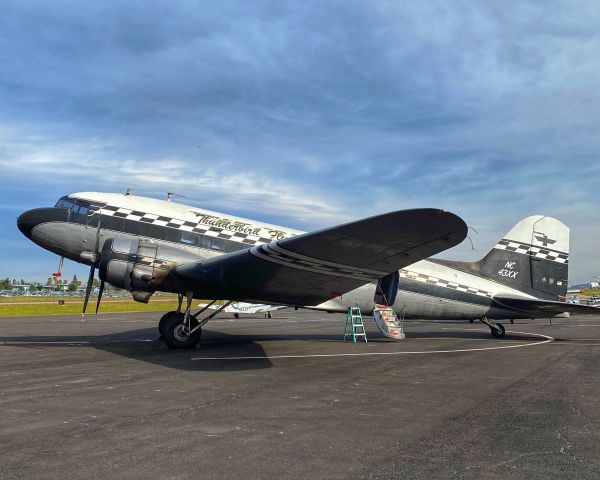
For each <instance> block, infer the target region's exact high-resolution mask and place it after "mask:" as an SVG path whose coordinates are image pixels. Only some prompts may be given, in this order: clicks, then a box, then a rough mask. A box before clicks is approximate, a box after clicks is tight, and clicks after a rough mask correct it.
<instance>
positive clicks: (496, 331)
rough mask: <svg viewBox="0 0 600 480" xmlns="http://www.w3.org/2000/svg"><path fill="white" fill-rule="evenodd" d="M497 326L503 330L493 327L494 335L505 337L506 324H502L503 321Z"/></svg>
mask: <svg viewBox="0 0 600 480" xmlns="http://www.w3.org/2000/svg"><path fill="white" fill-rule="evenodd" d="M496 326H497V327H498V328H500V330H501V331H500V332H499V331H498V330H496V329H495V328H492V329H491V331H492V337H495V338H502V337H504V335H505V334H506V329H505V328H504V325H502V324H501V323H497V324H496Z"/></svg>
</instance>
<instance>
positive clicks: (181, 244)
mask: <svg viewBox="0 0 600 480" xmlns="http://www.w3.org/2000/svg"><path fill="white" fill-rule="evenodd" d="M17 225H18V227H19V229H20V230H21V232H22V233H23V234H24V235H25V236H26V237H28V238H30V239H31V240H32V241H33V242H35V243H37V244H38V245H40V246H41V247H43V248H45V249H47V250H50V251H51V252H54V253H56V254H58V255H60V256H64V257H66V258H69V259H71V260H74V261H76V262H80V263H85V264H87V265H90V266H91V269H90V277H89V281H88V285H87V291H86V297H85V302H84V313H85V309H86V306H87V303H88V300H89V296H90V292H91V289H92V281H93V278H94V273H95V269H96V268H98V269H99V276H100V280H101V286H100V293H99V295H98V301H97V304H96V311H98V306H99V304H100V300H101V297H102V291H103V288H104V285H105V283H106V282H107V283H109V284H110V285H113V286H115V287H119V288H124V289H126V290H129V291H130V292H131V293H132V295H133V298H134V299H135V300H137V301H140V302H148V300H149V299H150V297H151V295H152V294H153V293H154V292H156V291H164V292H174V293H177V294H179V308H178V310H177V311H173V312H169V313H167V314H165V315H164V316H163V318H162V319H161V320H160V322H159V331H160V334H161V335H162V337H163V339H164V341H165V342H166V343H167V345H169V346H170V347H172V348H186V347H192V346H194V345H195V344H196V343H197V341H198V340H199V337H200V333H201V327H202V325H203V324H204V323H206V321H208V320H209V319H210V318H212V317H214V316H215V315H216V314H217V313H218V312H219V311H221V310H222V309H224V308H226V306H227V305H229V303H230V302H231V301H234V300H235V301H244V302H252V303H269V304H277V305H289V306H295V307H308V308H312V309H318V310H324V311H328V312H345V311H346V310H347V308H348V307H350V306H358V307H360V309H361V310H362V311H363V312H366V313H373V312H374V310H376V305H387V306H391V307H392V308H393V310H394V311H395V312H396V313H398V314H401V315H403V316H404V317H405V318H422V319H462V320H471V321H473V320H475V319H477V320H480V321H482V322H483V323H485V324H486V325H487V326H488V327H489V328H490V330H491V333H492V335H493V336H495V337H503V336H504V334H505V329H504V327H503V326H502V324H501V323H499V320H501V319H513V318H538V317H545V318H548V317H552V316H556V315H560V314H564V313H568V312H571V313H596V312H598V309H597V308H594V307H588V306H584V305H577V304H567V303H564V302H562V301H560V300H564V296H565V295H566V292H567V278H568V275H567V268H568V260H569V229H568V227H566V226H565V225H564V224H562V223H561V222H559V221H558V220H555V219H553V218H550V217H545V216H541V215H536V216H531V217H528V218H525V219H524V220H522V221H520V222H519V223H518V224H517V225H516V226H515V227H513V229H512V230H510V232H509V233H508V234H507V235H506V237H505V238H503V239H502V240H500V242H499V243H498V244H497V245H496V246H495V247H494V248H493V249H492V250H491V251H490V252H489V253H488V254H487V255H486V256H485V257H484V258H483V259H482V260H481V261H479V262H458V261H449V260H439V259H433V258H429V257H431V256H432V255H435V254H437V253H439V252H442V251H444V250H446V249H448V248H451V247H453V246H455V245H458V244H459V243H460V242H462V241H463V240H464V239H465V238H466V235H467V225H466V224H465V222H464V221H463V220H462V219H461V218H459V217H458V216H456V215H454V214H452V213H450V212H447V211H445V210H436V209H431V208H425V209H415V210H401V211H395V212H390V213H385V214H383V215H377V216H374V217H370V218H366V219H363V220H358V221H355V222H351V223H346V224H343V225H339V226H336V227H331V228H326V229H324V230H319V231H316V232H312V233H304V232H301V231H298V230H292V229H289V228H284V227H279V226H276V225H270V224H266V223H263V222H257V221H254V220H248V219H244V218H238V217H234V216H231V215H225V214H221V213H216V212H211V211H208V210H202V209H198V208H192V207H189V206H186V205H181V204H177V203H174V202H170V201H166V200H157V199H152V198H145V197H141V196H135V195H128V194H125V195H122V194H114V193H97V192H85V193H74V194H71V195H68V196H64V197H62V198H60V199H59V200H58V202H57V203H56V205H55V206H54V207H52V208H37V209H34V210H29V211H27V212H25V213H23V214H22V215H21V216H19V218H18V220H17ZM194 298H197V299H206V298H210V299H215V301H216V300H227V302H224V303H223V305H221V306H220V307H219V308H218V309H217V310H216V311H214V312H213V313H211V314H210V315H208V316H207V317H206V318H204V319H199V314H200V313H202V311H204V310H205V309H206V307H204V308H203V309H202V310H201V311H199V312H197V313H195V314H192V312H191V305H192V301H193V299H194ZM184 300H185V306H184V308H182V303H183V301H184Z"/></svg>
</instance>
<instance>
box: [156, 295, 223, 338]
mask: <svg viewBox="0 0 600 480" xmlns="http://www.w3.org/2000/svg"><path fill="white" fill-rule="evenodd" d="M192 300H193V292H186V307H185V310H184V311H183V312H182V311H181V304H182V303H183V295H179V305H178V307H177V311H174V312H167V313H165V314H164V315H163V316H162V318H161V319H160V321H159V322H158V331H159V332H160V336H161V338H162V339H163V341H164V342H165V343H166V344H167V346H168V347H169V348H194V347H195V346H196V344H197V343H198V341H199V340H200V337H201V335H202V326H203V325H204V324H205V323H206V322H208V321H209V320H210V319H212V318H214V317H215V316H217V315H218V314H219V313H221V311H223V309H225V308H226V307H227V306H228V305H229V304H230V303H231V302H226V303H225V304H223V305H221V306H220V307H219V308H217V309H216V310H215V311H214V312H212V313H211V314H210V315H208V316H207V317H205V318H203V319H201V320H199V319H198V317H199V316H200V314H201V313H203V312H204V311H206V310H207V309H208V308H209V307H211V306H212V305H213V304H214V303H215V302H216V300H213V301H212V302H211V303H209V304H208V305H207V306H205V307H204V308H202V309H200V310H199V311H198V312H196V313H194V314H192V313H191V306H192Z"/></svg>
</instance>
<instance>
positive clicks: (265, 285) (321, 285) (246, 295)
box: [174, 209, 467, 306]
mask: <svg viewBox="0 0 600 480" xmlns="http://www.w3.org/2000/svg"><path fill="white" fill-rule="evenodd" d="M466 235H467V225H466V224H465V222H464V221H463V220H462V219H461V218H459V217H458V216H456V215H454V214H452V213H450V212H447V211H444V210H437V209H416V210H402V211H396V212H391V213H386V214H383V215H377V216H375V217H370V218H366V219H363V220H358V221H356V222H351V223H347V224H344V225H339V226H337V227H332V228H327V229H324V230H320V231H317V232H313V233H306V234H303V235H298V236H296V237H291V238H286V239H284V240H279V241H275V242H271V243H269V244H265V245H260V246H255V247H252V248H250V249H248V250H244V251H240V252H234V253H230V254H227V255H223V256H219V257H216V258H213V259H210V260H206V261H204V262H197V263H193V264H188V265H181V266H179V267H177V268H176V269H175V272H174V274H175V275H176V276H178V278H179V279H180V281H182V282H183V283H184V284H185V285H186V286H189V288H190V289H193V290H194V292H195V296H197V297H200V298H227V299H245V300H252V301H257V302H267V303H283V304H288V305H301V306H311V305H318V304H319V303H322V302H324V301H326V300H329V299H331V298H333V297H337V296H339V295H341V294H343V293H345V292H348V291H350V290H353V289H355V288H358V287H359V286H361V285H364V284H366V283H369V282H372V281H375V280H377V279H379V278H381V277H384V276H386V275H388V274H389V273H392V272H395V271H397V270H399V269H401V268H403V267H406V266H407V265H410V264H412V263H415V262H417V261H419V260H422V259H424V258H428V257H430V256H431V255H435V254H437V253H439V252H442V251H444V250H446V249H448V248H450V247H453V246H455V245H458V244H459V243H460V242H462V241H463V240H464V239H465V237H466Z"/></svg>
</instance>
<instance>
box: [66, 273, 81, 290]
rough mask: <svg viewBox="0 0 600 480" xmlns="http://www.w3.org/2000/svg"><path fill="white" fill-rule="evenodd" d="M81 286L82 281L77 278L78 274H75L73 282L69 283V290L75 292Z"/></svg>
mask: <svg viewBox="0 0 600 480" xmlns="http://www.w3.org/2000/svg"><path fill="white" fill-rule="evenodd" d="M79 287H81V282H80V281H79V280H77V275H73V280H71V283H69V286H68V290H69V292H74V291H75V290H77V289H78V288H79Z"/></svg>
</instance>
